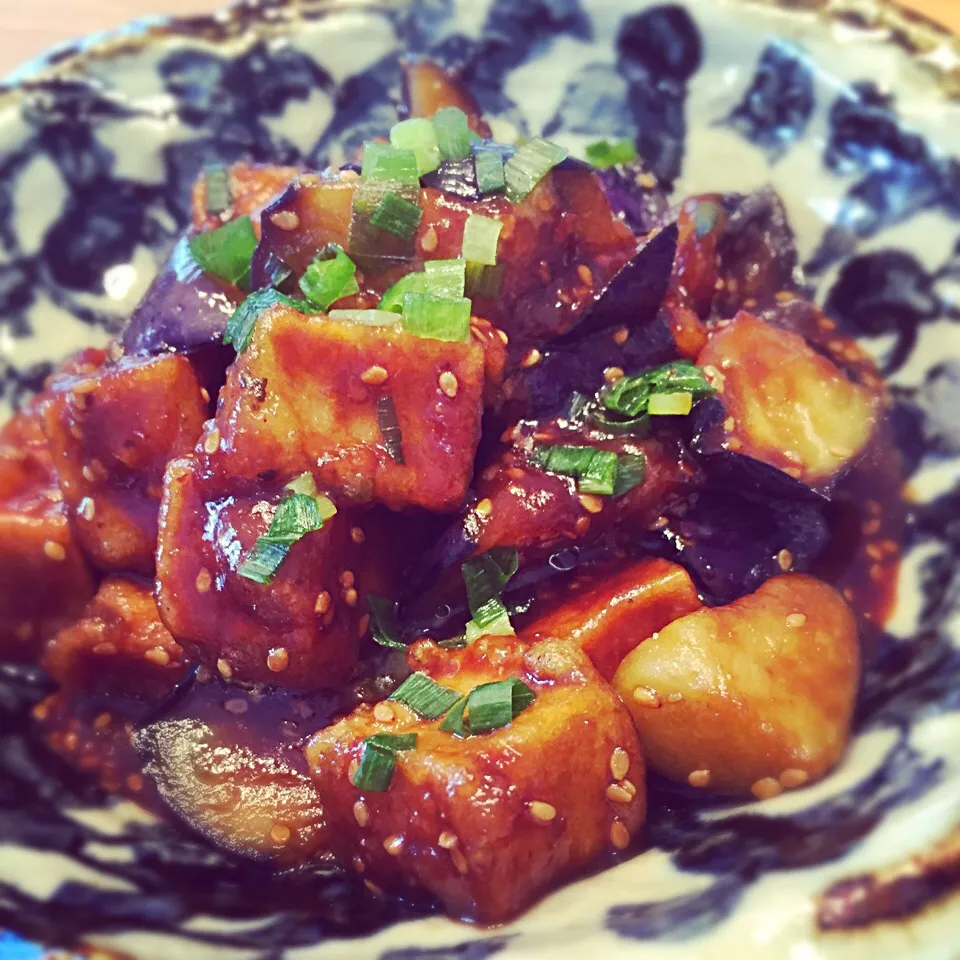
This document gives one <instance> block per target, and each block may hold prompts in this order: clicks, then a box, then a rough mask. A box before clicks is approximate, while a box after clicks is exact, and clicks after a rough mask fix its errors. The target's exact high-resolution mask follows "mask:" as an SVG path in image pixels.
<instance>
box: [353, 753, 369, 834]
mask: <svg viewBox="0 0 960 960" xmlns="http://www.w3.org/2000/svg"><path fill="white" fill-rule="evenodd" d="M354 762H356V761H354ZM350 779H351V780H352V779H353V774H351V775H350ZM353 819H354V820H356V821H357V823H358V824H359V826H361V827H365V826H366V825H367V824H368V823H369V822H370V811H369V810H368V809H367V805H366V804H365V803H364V802H363V801H362V800H358V801H357V802H356V803H355V804H354V805H353Z"/></svg>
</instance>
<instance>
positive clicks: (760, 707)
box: [613, 574, 860, 798]
mask: <svg viewBox="0 0 960 960" xmlns="http://www.w3.org/2000/svg"><path fill="white" fill-rule="evenodd" d="M859 671H860V652H859V644H858V638H857V623H856V619H855V617H854V615H853V613H852V612H851V610H850V608H849V607H848V606H847V605H846V603H845V602H844V601H843V598H842V597H841V596H840V594H838V593H837V592H836V590H834V589H833V588H832V587H830V586H828V585H827V584H825V583H823V582H821V581H820V580H816V579H815V578H813V577H808V576H804V575H801V574H788V575H786V576H782V577H775V578H774V579H772V580H768V581H767V582H766V583H765V584H764V585H763V586H762V587H760V589H759V590H757V591H756V593H752V594H750V595H749V596H747V597H744V598H743V599H741V600H737V601H735V602H734V603H731V604H729V605H728V606H725V607H715V608H713V609H703V610H699V611H697V612H695V613H691V614H689V615H688V616H686V617H681V618H680V619H679V620H675V621H674V622H673V623H671V624H670V625H669V626H667V627H664V628H663V629H662V630H660V632H659V634H658V635H657V636H656V637H651V638H650V639H649V640H646V641H645V642H644V643H642V644H640V646H638V647H637V648H636V649H635V650H634V651H633V652H632V653H630V654H629V655H628V656H627V657H626V659H625V660H624V661H623V663H622V664H621V665H620V669H619V670H617V673H616V675H615V676H614V678H613V685H614V687H615V688H616V690H617V692H618V693H619V694H620V696H621V697H623V700H624V702H625V703H626V704H627V706H628V707H629V708H630V712H631V713H632V714H633V719H634V722H635V723H636V725H637V729H638V730H639V732H640V739H641V740H642V741H643V746H644V750H645V751H646V755H647V760H648V762H649V763H650V766H651V768H652V769H654V770H657V771H658V772H660V773H662V774H663V775H664V776H667V777H669V778H670V779H672V780H678V781H681V782H689V783H690V784H691V785H692V786H698V787H708V788H709V789H711V790H716V791H719V792H721V793H735V794H748V793H750V792H752V793H753V794H754V795H755V796H757V797H760V798H765V797H770V796H774V795H776V794H777V793H779V792H780V791H781V790H783V789H784V788H787V787H797V786H800V785H801V784H804V783H807V782H809V781H812V780H816V779H818V778H819V777H822V776H823V775H824V774H825V773H826V772H827V771H828V770H829V769H830V768H831V767H832V766H833V765H834V764H835V763H836V762H837V761H838V760H839V759H840V756H841V755H842V753H843V751H844V748H845V747H846V744H847V739H848V738H849V736H850V718H851V716H852V714H853V706H854V700H855V698H856V692H857V685H858V681H859Z"/></svg>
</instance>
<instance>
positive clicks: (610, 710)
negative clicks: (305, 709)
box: [307, 637, 646, 923]
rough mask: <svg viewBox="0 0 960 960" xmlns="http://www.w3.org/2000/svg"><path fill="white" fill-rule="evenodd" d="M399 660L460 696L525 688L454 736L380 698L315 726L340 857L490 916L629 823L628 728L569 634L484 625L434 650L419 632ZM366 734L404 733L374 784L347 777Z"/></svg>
mask: <svg viewBox="0 0 960 960" xmlns="http://www.w3.org/2000/svg"><path fill="white" fill-rule="evenodd" d="M409 659H410V662H411V665H412V666H413V667H415V668H416V669H417V670H420V671H423V672H425V673H427V674H428V675H429V676H430V677H432V678H433V679H434V680H436V681H437V682H438V683H441V684H443V685H445V686H447V687H450V688H452V689H453V690H455V691H457V692H459V693H461V694H466V693H468V692H469V691H470V690H472V689H473V688H474V687H476V686H478V685H479V684H482V683H489V682H493V681H497V680H502V679H506V678H510V677H518V678H520V679H521V680H522V681H523V682H524V683H526V684H527V685H528V686H529V687H530V688H531V689H532V690H533V691H534V693H535V695H536V700H535V702H534V703H533V704H532V705H531V706H529V707H528V708H527V709H526V710H524V711H523V712H521V713H520V714H519V715H518V716H517V717H516V718H515V719H514V720H513V722H512V723H510V724H509V725H508V726H506V727H503V728H501V729H499V730H494V731H492V732H490V733H485V734H482V735H478V736H473V737H467V738H464V739H461V738H458V737H456V736H454V735H453V734H452V733H447V732H445V731H443V730H440V729H439V726H440V723H441V721H440V720H433V721H428V720H422V719H420V718H418V717H417V716H416V715H415V714H414V713H413V712H412V711H411V710H410V709H408V708H407V707H405V706H404V705H402V704H399V703H394V702H387V703H386V704H378V705H377V706H376V707H371V706H369V705H365V706H362V707H360V708H358V709H357V710H356V711H354V713H353V714H351V715H350V716H349V717H347V718H346V719H344V720H342V721H340V722H339V723H337V724H335V725H333V726H332V727H328V728H327V729H325V730H321V731H320V732H319V733H317V734H316V736H314V737H313V739H312V740H311V741H310V742H309V744H308V746H307V760H308V762H309V764H310V769H311V771H312V773H313V778H314V782H315V783H316V785H317V790H318V792H319V794H320V800H321V803H322V804H323V807H324V810H325V811H326V814H327V818H328V822H329V824H330V842H331V845H332V848H333V850H334V852H335V853H336V854H337V855H338V856H339V858H340V859H341V861H342V862H343V863H345V864H351V863H352V864H353V866H354V868H355V869H357V870H362V872H363V876H364V878H365V879H366V880H369V881H370V882H372V883H374V884H375V885H377V886H378V887H383V888H385V889H394V890H403V889H404V888H405V887H407V888H409V887H414V888H417V887H419V888H422V889H425V890H427V891H429V892H430V893H432V894H433V895H434V896H436V897H437V898H438V899H439V900H440V901H441V902H442V903H443V905H444V907H445V908H446V909H447V910H448V911H450V912H451V913H454V914H456V915H458V916H463V917H471V918H474V919H477V920H480V921H482V922H485V923H498V922H501V921H504V920H508V919H510V918H511V917H513V916H515V915H516V914H517V913H519V912H520V911H521V910H522V909H523V908H524V907H526V906H527V905H528V904H530V903H531V902H532V901H533V900H535V899H536V898H537V897H538V896H539V895H540V894H541V893H543V892H544V891H545V890H546V889H548V888H549V887H550V886H551V885H552V884H554V883H556V882H557V881H558V880H560V879H563V878H565V877H568V876H569V875H570V874H572V873H575V872H576V871H578V870H581V869H583V868H584V867H586V866H587V865H588V864H590V863H592V862H594V861H596V860H598V859H601V858H602V857H603V856H604V854H611V853H614V852H616V851H617V850H620V849H623V848H624V847H626V846H627V845H628V844H629V843H630V841H631V839H632V838H634V837H635V836H636V835H637V833H638V831H639V830H640V827H641V826H642V824H643V820H644V815H645V810H646V795H645V789H644V766H643V758H642V755H641V752H640V747H639V743H638V741H637V735H636V731H635V730H634V728H633V724H632V723H631V722H630V717H629V714H628V713H627V711H626V709H625V708H624V707H623V705H622V703H621V702H620V701H619V699H618V698H617V697H616V695H615V694H614V693H613V691H612V690H611V689H610V688H609V687H608V686H607V684H606V683H605V681H604V680H603V679H602V678H601V677H600V676H599V675H598V674H597V672H596V670H594V668H593V667H592V665H591V664H590V662H589V660H587V658H586V657H585V656H584V654H583V653H582V651H580V650H579V649H578V648H577V647H576V646H575V645H574V644H572V643H567V642H561V641H549V642H544V643H539V644H535V645H533V646H529V645H528V644H525V643H522V642H520V641H517V640H516V639H515V638H504V637H498V638H492V637H484V638H481V639H480V640H478V641H477V642H476V643H475V644H473V645H472V646H470V647H468V648H466V649H465V650H463V651H450V652H448V651H444V650H442V649H441V648H439V647H438V646H437V645H436V644H434V643H432V642H431V641H420V642H418V643H417V644H415V645H414V646H413V647H412V648H411V649H410V652H409ZM376 733H415V734H416V735H417V743H416V747H415V748H414V749H411V750H408V751H404V752H402V753H400V754H398V755H397V763H396V768H395V770H394V773H393V778H392V780H391V782H390V785H389V788H388V789H387V790H386V792H382V793H376V792H372V791H369V790H359V789H357V788H356V787H355V786H353V784H352V782H351V771H352V770H353V769H354V768H353V765H354V763H355V762H357V761H359V760H360V758H361V755H362V753H363V750H364V746H363V740H364V738H365V737H368V736H370V735H372V734H376Z"/></svg>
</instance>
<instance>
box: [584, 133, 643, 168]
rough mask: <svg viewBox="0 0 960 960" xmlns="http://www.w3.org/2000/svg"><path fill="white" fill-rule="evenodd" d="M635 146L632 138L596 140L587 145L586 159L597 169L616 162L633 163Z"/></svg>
mask: <svg viewBox="0 0 960 960" xmlns="http://www.w3.org/2000/svg"><path fill="white" fill-rule="evenodd" d="M636 159H637V147H636V144H635V143H634V142H633V141H632V140H615V141H614V142H613V143H611V142H610V141H609V140H598V141H597V142H596V143H591V144H590V145H589V146H588V147H587V160H588V161H589V162H590V163H591V164H593V166H595V167H596V168H597V169H598V170H606V169H607V168H608V167H615V166H616V165H617V164H618V163H633V161H634V160H636Z"/></svg>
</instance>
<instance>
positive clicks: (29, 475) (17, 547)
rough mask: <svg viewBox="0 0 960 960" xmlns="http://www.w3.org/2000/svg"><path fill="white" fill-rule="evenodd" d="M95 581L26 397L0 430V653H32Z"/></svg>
mask: <svg viewBox="0 0 960 960" xmlns="http://www.w3.org/2000/svg"><path fill="white" fill-rule="evenodd" d="M95 586H96V585H95V582H94V578H93V574H92V572H91V570H90V568H89V566H88V564H87V561H86V559H85V558H84V556H83V553H82V551H81V550H80V548H79V547H78V545H77V542H76V540H75V539H74V536H73V532H72V531H71V528H70V522H69V519H68V516H67V509H66V507H65V506H64V503H63V495H62V494H61V492H60V486H59V484H58V483H57V476H56V471H55V470H54V468H53V461H52V458H51V456H50V451H49V448H48V445H47V441H46V437H45V436H44V434H43V428H42V416H41V413H40V402H39V401H38V400H34V401H32V402H31V403H30V404H28V406H27V407H25V408H24V409H23V410H22V411H21V412H20V413H18V414H16V415H15V416H14V417H13V419H12V420H10V421H9V422H8V423H7V424H6V426H4V428H3V430H2V431H0V658H2V659H7V660H30V659H32V658H33V657H34V656H35V655H36V654H37V653H38V652H39V650H40V648H41V645H42V643H43V641H45V640H46V639H47V638H48V637H50V636H52V635H53V633H55V632H56V631H57V630H58V629H60V627H62V626H64V625H66V624H67V623H69V622H70V621H71V620H72V619H73V618H75V617H77V616H79V615H80V613H81V612H82V610H83V608H84V605H85V604H86V602H87V600H88V599H89V598H90V597H91V596H92V595H93V591H94V589H95Z"/></svg>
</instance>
